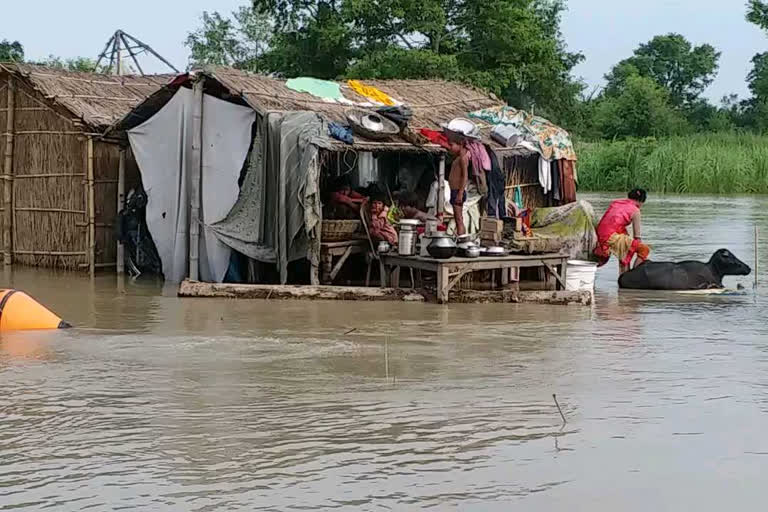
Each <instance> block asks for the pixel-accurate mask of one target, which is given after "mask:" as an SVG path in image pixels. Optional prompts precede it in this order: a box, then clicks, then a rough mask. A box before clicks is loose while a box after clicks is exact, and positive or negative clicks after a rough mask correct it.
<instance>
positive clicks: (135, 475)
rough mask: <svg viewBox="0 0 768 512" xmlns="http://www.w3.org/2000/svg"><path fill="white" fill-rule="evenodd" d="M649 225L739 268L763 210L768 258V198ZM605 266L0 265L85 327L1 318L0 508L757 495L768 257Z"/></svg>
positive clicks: (677, 253)
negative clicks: (502, 288)
mask: <svg viewBox="0 0 768 512" xmlns="http://www.w3.org/2000/svg"><path fill="white" fill-rule="evenodd" d="M588 199H590V200H591V201H592V202H593V204H594V205H595V207H596V209H597V210H602V209H603V208H604V207H605V206H606V204H607V202H606V201H607V199H608V198H607V197H602V196H591V197H588ZM645 222H646V236H645V238H646V240H647V241H649V242H650V243H651V244H653V245H654V250H655V253H654V258H656V259H685V258H700V259H705V258H707V257H708V256H709V255H710V254H711V253H712V252H713V251H714V250H715V249H717V248H720V247H727V248H729V249H731V250H732V251H733V252H734V253H735V254H737V255H738V256H740V257H742V259H744V261H745V262H747V263H749V264H750V265H751V264H753V257H752V237H753V226H754V224H755V223H757V224H759V225H760V226H761V227H762V231H763V233H765V236H766V242H765V243H764V245H763V250H762V258H763V261H764V262H765V264H764V265H763V266H762V268H767V267H768V198H710V197H667V198H658V197H651V199H650V201H649V203H648V206H647V209H646V211H645ZM615 272H616V270H615V267H614V266H611V267H610V268H607V269H603V270H601V271H600V273H599V276H598V284H597V286H598V291H597V300H596V304H595V306H594V307H593V308H579V307H573V308H564V307H551V306H534V305H455V306H449V307H441V306H437V305H430V304H403V303H391V304H380V303H377V304H372V303H359V302H356V303H321V302H260V301H241V302H236V301H225V300H213V301H209V300H179V299H176V298H175V297H173V296H172V294H171V293H166V294H165V295H164V294H163V293H162V290H161V289H160V288H159V287H158V286H157V285H156V284H154V283H140V284H135V285H128V286H127V287H126V288H125V290H124V291H119V290H118V289H117V287H116V285H115V279H114V278H113V277H106V276H105V277H101V278H99V279H98V280H97V281H96V282H95V283H90V282H89V281H88V280H87V279H85V278H83V277H80V276H72V275H67V274H55V273H49V272H44V271H36V270H30V269H23V270H22V269H17V270H16V271H15V272H14V273H13V274H12V275H6V276H5V277H4V281H3V284H4V285H6V286H8V285H12V286H15V287H18V288H20V289H23V290H25V291H27V292H29V293H30V294H32V295H34V296H36V297H37V298H39V299H40V300H41V301H42V302H44V303H46V304H47V305H49V306H50V307H52V308H53V309H55V310H56V311H57V312H58V313H60V314H61V315H62V316H63V317H65V318H66V319H67V320H69V321H71V322H72V323H74V324H76V325H78V326H79V327H78V328H77V329H74V330H71V331H64V332H52V333H17V334H3V335H2V337H0V389H2V393H0V461H2V462H1V463H0V510H9V509H15V510H16V509H20V510H39V509H41V508H42V507H43V506H46V505H47V506H50V508H51V509H53V510H83V509H86V508H89V507H90V509H91V510H112V509H115V508H118V507H122V508H124V509H130V510H142V511H144V510H201V511H203V510H276V511H277V510H279V511H285V510H329V509H334V510H349V511H358V510H398V511H403V510H423V509H425V508H430V507H431V508H433V509H434V510H479V511H494V510H499V511H506V510H510V507H511V506H514V507H515V510H537V511H540V510H588V511H590V512H594V511H611V512H613V511H616V510H622V511H626V510H637V511H646V510H691V509H696V510H722V509H723V508H726V507H727V508H730V509H736V510H756V509H761V508H763V506H762V504H763V501H764V500H763V498H764V496H765V492H764V482H765V476H764V468H765V464H766V463H767V462H768V438H766V437H765V431H766V428H768V415H767V412H768V328H766V322H765V318H766V316H767V315H768V301H767V300H766V299H765V294H766V292H768V287H766V285H767V284H768V274H767V273H766V272H765V271H763V270H761V277H762V283H763V285H762V287H761V288H760V294H758V295H755V294H753V293H752V288H751V279H752V277H751V276H750V277H749V278H741V279H740V280H735V279H734V280H731V281H728V284H730V285H732V286H735V285H736V283H737V282H740V283H743V284H744V285H746V286H747V288H748V290H749V294H748V295H745V296H730V297H690V296H680V295H664V294H654V293H641V294H638V293H635V294H625V293H619V292H618V290H617V288H616V284H615V277H616V274H615ZM553 393H557V396H558V400H559V402H560V404H561V406H562V408H563V412H564V414H565V416H566V418H567V424H566V425H565V426H563V425H562V420H561V418H560V415H559V413H558V411H557V409H556V407H555V406H554V403H553V400H552V394H553Z"/></svg>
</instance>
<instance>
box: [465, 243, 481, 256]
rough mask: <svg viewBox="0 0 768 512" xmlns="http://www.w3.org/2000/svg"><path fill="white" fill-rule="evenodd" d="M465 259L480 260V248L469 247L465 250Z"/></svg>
mask: <svg viewBox="0 0 768 512" xmlns="http://www.w3.org/2000/svg"><path fill="white" fill-rule="evenodd" d="M464 257H465V258H479V257H480V248H479V247H478V246H476V245H474V246H472V247H469V248H467V249H464Z"/></svg>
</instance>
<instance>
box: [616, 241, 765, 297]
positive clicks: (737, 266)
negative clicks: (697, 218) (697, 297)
mask: <svg viewBox="0 0 768 512" xmlns="http://www.w3.org/2000/svg"><path fill="white" fill-rule="evenodd" d="M750 272H752V269H750V268H749V266H748V265H747V264H745V263H744V262H743V261H741V260H740V259H739V258H737V257H736V256H734V255H733V254H732V253H731V251H729V250H727V249H720V250H719V251H717V252H716V253H715V254H713V255H712V258H710V260H709V261H708V262H707V263H702V262H700V261H683V262H680V263H671V262H655V261H648V262H646V263H643V264H642V265H640V266H638V267H637V268H635V269H633V270H630V271H628V272H625V273H623V274H622V275H621V277H619V288H626V289H629V290H706V289H712V288H723V276H747V275H749V274H750Z"/></svg>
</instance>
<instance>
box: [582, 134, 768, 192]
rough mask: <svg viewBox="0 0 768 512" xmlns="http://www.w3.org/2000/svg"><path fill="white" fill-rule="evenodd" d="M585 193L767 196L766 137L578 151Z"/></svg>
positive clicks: (596, 145) (607, 144) (592, 146)
mask: <svg viewBox="0 0 768 512" xmlns="http://www.w3.org/2000/svg"><path fill="white" fill-rule="evenodd" d="M576 151H577V154H578V155H579V163H578V175H579V185H580V190H583V191H627V190H629V189H631V188H633V187H643V188H646V189H648V190H649V191H652V192H656V193H679V194H685V193H688V194H768V136H762V135H751V134H737V133H713V134H700V135H691V136H686V137H668V138H663V139H634V140H624V141H615V142H611V141H602V142H583V143H579V144H577V145H576Z"/></svg>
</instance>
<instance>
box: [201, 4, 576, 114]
mask: <svg viewBox="0 0 768 512" xmlns="http://www.w3.org/2000/svg"><path fill="white" fill-rule="evenodd" d="M564 8H565V4H564V0H485V1H481V0H378V1H376V2H370V1H365V0H329V1H325V0H253V3H252V8H250V9H248V11H250V15H249V17H248V18H249V19H251V18H252V17H254V16H260V17H262V18H264V19H268V20H269V21H268V23H267V24H268V25H269V27H270V29H271V31H272V32H273V33H274V35H273V36H272V37H271V38H269V39H268V40H267V39H266V38H265V37H263V35H260V34H257V35H256V37H254V36H253V35H248V34H243V33H241V32H240V31H239V30H238V24H237V23H235V22H234V21H233V20H231V19H225V18H222V17H221V16H218V15H214V14H206V15H205V16H204V18H203V20H202V21H203V24H202V27H201V28H200V29H198V30H197V31H195V32H193V33H191V34H190V36H189V37H188V39H187V46H189V47H190V48H191V49H192V60H193V62H194V63H195V65H199V64H204V63H224V64H229V65H234V66H237V67H245V68H247V69H257V70H259V71H264V72H271V73H277V74H280V75H283V76H298V75H310V76H315V77H318V78H338V77H342V76H348V77H359V78H445V79H451V80H462V81H465V82H469V83H471V84H473V85H476V86H479V87H483V88H486V89H488V90H490V91H492V92H494V93H496V94H497V95H499V96H501V97H503V98H505V99H507V100H508V101H509V102H510V103H511V104H513V105H515V106H518V107H523V108H530V107H532V106H535V107H536V110H537V112H540V113H543V114H545V115H546V114H551V113H558V114H559V113H562V112H564V111H566V110H568V109H569V108H573V109H576V108H577V107H578V101H577V96H578V95H579V93H580V92H581V91H582V90H583V84H581V83H580V82H578V81H575V80H573V79H572V77H571V76H570V72H571V69H572V68H573V66H575V65H576V64H577V63H578V62H579V61H580V60H581V59H582V58H583V57H582V56H581V55H580V54H578V53H570V52H568V51H567V50H566V47H565V43H564V42H563V39H562V36H561V34H560V29H559V27H560V17H561V14H562V12H563V10H564ZM244 9H245V8H244ZM254 40H256V41H259V42H262V43H263V45H262V46H260V47H259V50H260V51H258V52H251V54H250V55H254V56H255V57H254V58H253V59H251V62H257V63H258V65H256V66H254V65H247V66H244V65H243V64H242V63H243V61H245V60H246V59H243V58H242V57H238V55H241V53H242V52H240V51H239V48H241V46H242V45H243V44H244V43H246V42H248V41H254ZM233 55H234V56H235V57H232V56H233ZM550 106H551V108H548V107H550ZM552 117H554V120H555V121H557V120H558V116H552Z"/></svg>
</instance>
